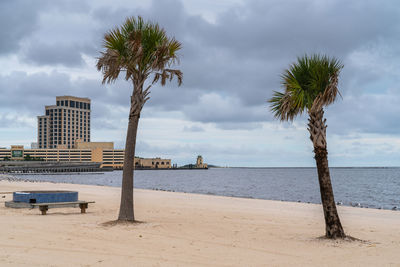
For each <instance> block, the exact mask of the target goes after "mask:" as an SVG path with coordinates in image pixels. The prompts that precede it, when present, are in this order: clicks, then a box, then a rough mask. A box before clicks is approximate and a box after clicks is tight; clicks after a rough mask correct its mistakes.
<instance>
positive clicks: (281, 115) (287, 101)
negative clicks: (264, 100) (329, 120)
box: [269, 55, 343, 121]
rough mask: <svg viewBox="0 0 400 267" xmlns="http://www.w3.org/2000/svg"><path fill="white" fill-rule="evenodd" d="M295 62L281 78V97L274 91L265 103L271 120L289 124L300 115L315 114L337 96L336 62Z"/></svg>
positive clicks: (314, 59)
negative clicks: (270, 112) (269, 111)
mask: <svg viewBox="0 0 400 267" xmlns="http://www.w3.org/2000/svg"><path fill="white" fill-rule="evenodd" d="M297 61H298V62H297V63H293V64H292V65H291V66H290V67H289V69H287V70H285V72H284V74H283V75H282V84H283V87H284V90H285V91H284V93H281V92H277V91H275V92H274V95H273V97H272V98H271V99H270V100H269V102H270V103H271V111H272V112H273V114H274V116H275V117H276V118H278V119H280V120H282V121H284V120H291V121H292V120H293V119H294V118H295V117H296V116H297V115H300V114H302V113H303V112H304V111H307V112H311V111H318V110H320V109H321V108H323V107H324V106H327V105H329V104H331V103H333V102H334V101H335V99H336V96H337V94H339V95H340V92H339V90H338V88H337V85H338V76H339V73H340V70H341V69H342V68H343V65H342V64H341V63H340V62H339V61H338V60H337V59H335V58H329V57H327V56H321V55H312V56H311V57H309V56H307V55H305V56H303V57H299V58H298V59H297Z"/></svg>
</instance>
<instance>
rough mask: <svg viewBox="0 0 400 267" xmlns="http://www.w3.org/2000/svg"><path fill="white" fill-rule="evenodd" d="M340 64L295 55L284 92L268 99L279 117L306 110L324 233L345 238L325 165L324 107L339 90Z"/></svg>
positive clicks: (286, 73)
mask: <svg viewBox="0 0 400 267" xmlns="http://www.w3.org/2000/svg"><path fill="white" fill-rule="evenodd" d="M342 68H343V65H342V64H341V63H340V62H339V61H338V60H337V59H335V58H329V57H327V56H321V55H312V56H307V55H305V56H303V57H299V58H298V59H297V63H294V64H292V65H291V66H290V67H289V69H287V70H285V71H284V73H283V75H282V84H283V87H284V92H283V93H282V92H277V91H275V92H274V95H273V97H272V98H271V99H270V100H269V102H270V103H271V111H272V112H273V113H274V115H275V117H276V118H277V119H279V120H281V121H289V120H290V121H293V120H294V118H295V117H296V116H297V115H300V114H302V113H303V112H307V113H308V115H309V119H308V131H309V132H310V139H311V141H312V143H313V145H314V154H315V161H316V164H317V170H318V181H319V186H320V193H321V200H322V206H323V209H324V217H325V225H326V233H325V235H326V237H327V238H334V239H336V238H344V237H345V233H344V231H343V228H342V225H341V223H340V219H339V215H338V213H337V210H336V204H335V199H334V196H333V190H332V184H331V178H330V174H329V167H328V151H327V145H326V127H327V125H326V124H325V123H326V119H324V107H325V106H328V105H329V104H331V103H333V102H334V101H335V99H336V96H337V95H338V94H339V95H340V92H339V90H338V77H339V73H340V70H341V69H342Z"/></svg>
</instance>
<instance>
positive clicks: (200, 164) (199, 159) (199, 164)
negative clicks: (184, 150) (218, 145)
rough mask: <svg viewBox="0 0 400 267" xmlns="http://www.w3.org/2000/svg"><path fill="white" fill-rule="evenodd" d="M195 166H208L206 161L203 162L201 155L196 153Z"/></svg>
mask: <svg viewBox="0 0 400 267" xmlns="http://www.w3.org/2000/svg"><path fill="white" fill-rule="evenodd" d="M196 168H197V169H207V168H208V165H207V163H204V161H203V157H202V156H201V155H198V156H197V160H196Z"/></svg>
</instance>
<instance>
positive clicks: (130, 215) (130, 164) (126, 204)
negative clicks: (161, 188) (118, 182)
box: [118, 116, 139, 221]
mask: <svg viewBox="0 0 400 267" xmlns="http://www.w3.org/2000/svg"><path fill="white" fill-rule="evenodd" d="M138 124H139V116H132V117H131V116H130V117H129V123H128V130H127V134H126V143H125V156H124V169H123V171H122V186H121V204H120V207H119V215H118V220H120V221H134V220H135V215H134V210H133V172H134V159H135V146H136V134H137V129H138Z"/></svg>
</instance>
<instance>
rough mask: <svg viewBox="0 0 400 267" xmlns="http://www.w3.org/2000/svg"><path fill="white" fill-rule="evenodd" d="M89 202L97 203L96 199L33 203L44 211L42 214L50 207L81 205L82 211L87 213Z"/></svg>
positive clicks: (34, 206)
mask: <svg viewBox="0 0 400 267" xmlns="http://www.w3.org/2000/svg"><path fill="white" fill-rule="evenodd" d="M89 203H95V202H94V201H74V202H54V203H32V204H30V205H31V206H32V208H36V207H38V208H39V209H40V211H41V212H42V215H46V213H47V211H48V210H49V208H64V207H79V208H80V209H81V213H86V209H87V208H88V204H89Z"/></svg>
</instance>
